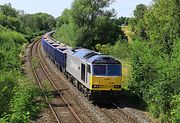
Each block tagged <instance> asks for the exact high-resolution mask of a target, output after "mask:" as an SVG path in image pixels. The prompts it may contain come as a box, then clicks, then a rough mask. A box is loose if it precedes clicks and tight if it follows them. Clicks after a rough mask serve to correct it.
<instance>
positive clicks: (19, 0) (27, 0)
mask: <svg viewBox="0 0 180 123" xmlns="http://www.w3.org/2000/svg"><path fill="white" fill-rule="evenodd" d="M72 1H73V0H0V4H1V5H2V4H5V3H11V4H12V6H13V7H14V8H16V9H18V10H24V11H25V12H26V13H30V14H31V13H37V12H46V13H48V14H51V15H53V16H54V17H58V16H59V15H61V13H62V12H63V10H64V9H65V8H70V7H71V3H72ZM151 1H152V0H115V2H114V3H113V4H112V5H111V8H114V9H115V11H116V13H117V16H118V17H120V16H124V17H131V16H132V15H133V10H134V9H135V7H136V5H138V4H140V3H142V4H145V5H150V4H151Z"/></svg>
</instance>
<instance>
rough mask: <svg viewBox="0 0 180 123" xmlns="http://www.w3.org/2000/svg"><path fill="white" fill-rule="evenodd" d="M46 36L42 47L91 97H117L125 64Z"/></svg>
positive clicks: (69, 77) (74, 82) (67, 75)
mask: <svg viewBox="0 0 180 123" xmlns="http://www.w3.org/2000/svg"><path fill="white" fill-rule="evenodd" d="M52 33H53V32H49V33H46V34H45V35H43V36H42V41H41V42H42V47H43V49H44V51H45V52H46V54H47V55H48V56H49V58H50V59H51V60H52V61H53V62H54V63H55V65H56V66H57V68H58V69H59V70H60V71H62V72H63V73H64V74H65V76H66V77H67V78H68V79H69V81H70V82H71V83H72V84H73V85H74V86H76V87H77V88H78V89H79V90H80V91H82V93H84V95H85V96H87V97H88V99H91V100H103V99H108V100H109V99H114V98H116V97H117V95H118V94H119V93H120V90H121V85H122V66H121V63H120V62H119V61H118V60H116V59H114V58H112V57H110V56H107V55H103V54H101V53H98V52H95V51H92V50H88V49H85V48H71V47H69V46H67V45H65V44H63V43H60V42H57V41H55V40H54V39H53V38H52V36H51V34H52Z"/></svg>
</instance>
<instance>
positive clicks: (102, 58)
mask: <svg viewBox="0 0 180 123" xmlns="http://www.w3.org/2000/svg"><path fill="white" fill-rule="evenodd" d="M87 61H88V62H90V63H92V64H120V62H119V61H118V60H116V59H114V58H112V57H111V56H108V55H102V54H99V55H95V56H92V57H91V58H89V59H88V60H87Z"/></svg>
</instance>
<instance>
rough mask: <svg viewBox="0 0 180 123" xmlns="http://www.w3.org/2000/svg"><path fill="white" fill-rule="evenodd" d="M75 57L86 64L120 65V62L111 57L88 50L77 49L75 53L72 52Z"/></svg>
mask: <svg viewBox="0 0 180 123" xmlns="http://www.w3.org/2000/svg"><path fill="white" fill-rule="evenodd" d="M71 53H72V55H73V56H75V57H78V58H80V59H82V60H83V61H85V62H88V63H91V64H120V62H119V61H118V60H116V59H114V58H112V57H110V56H107V55H103V54H101V53H98V52H95V51H92V50H88V49H82V48H81V49H77V50H75V52H71Z"/></svg>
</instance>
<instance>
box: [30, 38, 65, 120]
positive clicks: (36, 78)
mask: <svg viewBox="0 0 180 123" xmlns="http://www.w3.org/2000/svg"><path fill="white" fill-rule="evenodd" d="M39 41H40V39H38V40H36V41H34V42H33V43H32V44H31V46H30V51H29V57H28V59H29V62H30V68H31V69H30V71H31V72H32V73H33V76H34V79H35V80H36V82H37V83H38V85H39V87H40V89H41V91H42V93H43V95H44V97H45V100H46V103H48V106H49V108H50V109H51V111H52V113H53V115H54V117H55V118H56V120H57V122H58V123H62V121H61V120H60V119H59V118H58V116H57V114H56V113H55V110H54V109H53V106H52V105H51V103H50V101H49V99H48V97H47V95H46V93H45V92H44V89H43V86H42V84H41V81H40V79H39V77H38V75H37V73H36V71H35V69H33V67H32V61H31V60H32V50H33V47H34V45H35V44H36V43H37V42H39Z"/></svg>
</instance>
